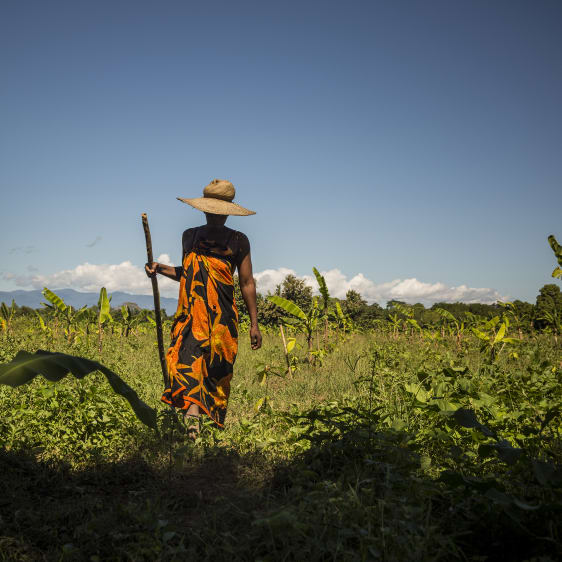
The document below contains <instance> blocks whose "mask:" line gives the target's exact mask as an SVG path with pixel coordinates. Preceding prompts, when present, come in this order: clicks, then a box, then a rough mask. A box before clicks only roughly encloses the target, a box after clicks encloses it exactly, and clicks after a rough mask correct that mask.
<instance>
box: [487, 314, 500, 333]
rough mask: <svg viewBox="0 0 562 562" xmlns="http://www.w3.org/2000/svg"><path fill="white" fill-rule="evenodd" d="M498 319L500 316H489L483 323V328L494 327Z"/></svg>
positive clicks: (489, 328)
mask: <svg viewBox="0 0 562 562" xmlns="http://www.w3.org/2000/svg"><path fill="white" fill-rule="evenodd" d="M499 321H500V317H499V316H494V317H493V318H490V320H488V321H487V322H486V323H485V324H484V329H485V330H491V329H492V328H495V327H496V324H497V323H498V322H499Z"/></svg>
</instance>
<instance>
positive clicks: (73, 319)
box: [42, 287, 87, 343]
mask: <svg viewBox="0 0 562 562" xmlns="http://www.w3.org/2000/svg"><path fill="white" fill-rule="evenodd" d="M42 294H43V296H44V297H45V298H46V299H47V300H48V301H49V302H50V303H51V304H50V305H49V304H47V303H43V304H44V305H45V306H47V307H49V308H51V309H52V310H53V311H54V313H55V316H56V317H57V318H62V320H63V322H64V323H65V325H66V327H65V329H64V333H65V335H66V337H67V339H68V342H69V343H71V342H73V341H74V340H75V339H76V337H77V335H78V331H77V330H76V329H75V328H76V325H77V324H78V322H79V321H80V320H82V319H83V318H84V317H85V310H86V308H87V307H86V305H84V306H83V307H82V308H79V309H78V310H75V309H74V308H73V307H72V306H71V305H67V304H66V303H65V302H64V300H63V299H62V298H61V297H59V296H58V295H57V294H56V293H54V292H53V291H51V290H50V289H48V288H47V287H44V288H43V292H42Z"/></svg>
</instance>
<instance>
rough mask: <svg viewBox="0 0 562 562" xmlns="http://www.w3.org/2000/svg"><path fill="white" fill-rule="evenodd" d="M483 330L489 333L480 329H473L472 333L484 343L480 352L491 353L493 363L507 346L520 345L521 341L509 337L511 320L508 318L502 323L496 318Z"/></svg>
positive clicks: (485, 325)
mask: <svg viewBox="0 0 562 562" xmlns="http://www.w3.org/2000/svg"><path fill="white" fill-rule="evenodd" d="M498 325H499V327H498V330H497V332H496V331H495V327H496V326H498ZM482 328H483V330H488V333H486V332H485V331H483V330H479V329H478V328H472V333H473V334H474V335H475V336H476V337H477V338H478V339H479V340H480V341H481V342H482V344H481V347H480V351H483V352H487V353H489V354H490V359H491V361H492V362H493V361H495V359H496V358H497V357H498V355H499V354H500V353H501V351H502V350H503V348H504V347H505V345H506V344H515V343H519V340H517V339H515V338H509V337H507V331H508V328H509V319H508V318H507V317H504V318H503V320H502V321H501V322H500V317H499V316H494V318H492V319H491V320H488V322H486V324H484V326H483V327H482ZM498 348H499V351H498Z"/></svg>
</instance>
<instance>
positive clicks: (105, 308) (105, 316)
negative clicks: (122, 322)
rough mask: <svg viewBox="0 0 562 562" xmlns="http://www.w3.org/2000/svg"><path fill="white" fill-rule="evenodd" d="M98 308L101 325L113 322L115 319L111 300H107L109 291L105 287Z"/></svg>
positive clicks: (102, 289) (101, 292)
mask: <svg viewBox="0 0 562 562" xmlns="http://www.w3.org/2000/svg"><path fill="white" fill-rule="evenodd" d="M98 307H99V309H100V312H99V316H98V319H99V323H100V324H104V323H105V322H113V318H112V317H111V305H110V301H109V299H108V298H107V291H106V289H105V287H102V288H101V291H100V298H99V300H98Z"/></svg>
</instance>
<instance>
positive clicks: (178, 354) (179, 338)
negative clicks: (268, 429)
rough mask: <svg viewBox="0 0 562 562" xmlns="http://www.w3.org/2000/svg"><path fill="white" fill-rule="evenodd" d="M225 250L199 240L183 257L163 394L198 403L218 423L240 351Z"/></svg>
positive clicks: (170, 400)
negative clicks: (167, 385)
mask: <svg viewBox="0 0 562 562" xmlns="http://www.w3.org/2000/svg"><path fill="white" fill-rule="evenodd" d="M225 250H226V248H225ZM225 253H228V251H227V250H226V251H221V248H212V247H209V246H208V245H205V244H197V245H196V246H194V248H193V250H192V251H191V252H190V253H189V254H187V255H186V256H185V257H184V259H183V264H182V276H181V280H180V291H179V299H178V308H177V312H176V314H175V316H174V322H173V324H172V330H171V343H170V347H169V348H168V352H167V354H166V363H167V366H168V378H169V388H166V390H165V391H164V394H163V395H162V401H163V402H166V403H167V404H170V405H171V406H174V407H176V408H181V409H187V408H189V406H190V405H191V404H197V405H198V406H199V408H200V410H202V412H205V413H206V414H207V415H208V416H209V417H210V418H211V419H212V420H213V421H214V422H215V423H216V424H217V425H218V426H219V427H223V426H224V418H225V416H226V408H227V404H228V397H229V394H230V380H231V379H232V373H233V367H234V362H235V360H236V354H237V352H238V310H237V308H236V302H235V300H234V285H233V271H232V266H231V264H230V261H229V260H228V259H227V257H228V256H227V255H225Z"/></svg>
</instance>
